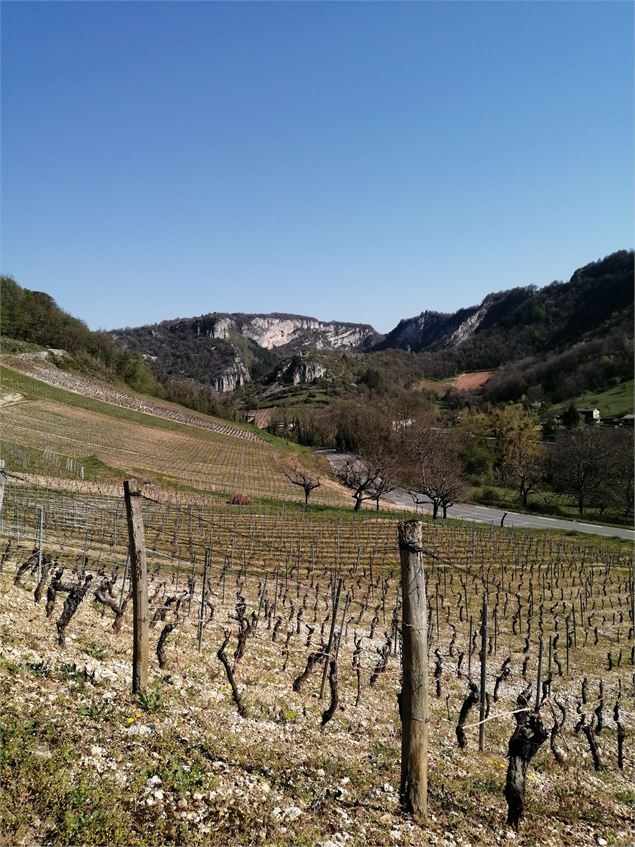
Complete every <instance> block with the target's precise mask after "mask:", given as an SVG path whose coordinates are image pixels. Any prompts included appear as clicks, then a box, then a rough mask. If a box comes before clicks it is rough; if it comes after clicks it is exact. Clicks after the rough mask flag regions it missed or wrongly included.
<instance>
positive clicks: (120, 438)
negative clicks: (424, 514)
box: [0, 357, 350, 505]
mask: <svg viewBox="0 0 635 847" xmlns="http://www.w3.org/2000/svg"><path fill="white" fill-rule="evenodd" d="M6 360H7V357H5V361H6ZM11 361H13V360H11ZM14 364H15V363H14ZM31 364H32V363H31V362H30V360H25V361H23V362H22V363H21V364H20V367H21V368H23V369H24V368H25V367H27V366H29V365H31ZM34 373H36V374H37V376H38V378H37V379H34V378H32V377H31V376H28V375H25V374H23V373H20V372H18V371H15V370H11V369H9V368H6V367H3V368H0V374H1V377H2V388H3V395H4V403H3V404H2V406H1V408H0V421H1V424H2V436H1V438H0V448H1V450H2V456H3V458H4V459H5V461H6V465H7V468H8V469H9V470H11V471H14V472H15V473H18V474H22V475H24V474H27V475H29V476H40V477H44V478H47V479H50V478H60V477H61V478H67V479H75V480H81V481H92V482H97V483H101V484H108V483H112V482H113V481H115V480H116V481H117V482H118V483H119V482H120V480H121V478H122V475H123V474H124V473H129V472H131V471H132V472H134V473H136V474H138V475H140V476H142V477H143V478H144V479H151V480H153V481H155V482H156V483H158V484H161V485H162V486H168V487H172V488H181V489H183V488H185V489H188V490H190V491H203V492H216V493H218V494H220V495H231V494H234V493H236V492H245V493H246V494H248V495H250V496H252V497H262V498H278V499H284V498H288V499H293V497H294V493H295V494H296V495H297V491H296V492H294V489H293V486H292V485H290V484H289V482H288V481H287V480H286V479H285V477H284V475H283V473H282V472H281V468H280V463H281V461H283V460H284V459H286V458H288V454H289V448H287V447H286V446H285V445H283V444H282V445H280V446H277V445H275V444H269V443H267V442H265V441H263V440H262V439H261V438H260V437H259V436H258V435H255V434H254V433H252V432H251V431H249V430H248V429H244V428H240V427H238V426H237V425H232V424H228V423H227V422H226V421H220V420H219V421H216V420H215V419H213V418H210V417H208V416H205V415H198V414H197V413H195V412H191V413H190V412H188V411H186V410H184V409H182V408H181V407H178V406H175V405H173V404H167V403H161V402H160V401H154V400H150V399H149V398H141V399H140V398H138V397H136V396H135V395H133V394H131V393H125V392H124V391H123V390H117V391H114V390H113V389H110V388H108V387H106V386H103V385H101V384H99V383H96V382H94V381H90V380H87V379H84V378H81V377H78V376H75V375H69V374H65V373H64V372H59V371H57V369H56V368H44V366H43V365H42V364H41V363H38V367H37V368H35V370H34ZM42 377H45V378H46V380H48V381H46V382H44V381H42ZM60 386H63V387H60ZM77 392H82V393H77ZM302 461H303V462H309V463H313V464H315V463H316V462H317V459H316V457H314V456H313V455H309V453H307V452H306V451H304V453H303V454H302ZM95 490H97V489H95ZM101 490H104V489H103V488H102V489H101ZM312 500H313V501H314V502H316V503H323V504H338V503H339V504H340V505H345V504H348V503H349V501H350V498H349V496H348V495H347V493H346V491H344V490H343V489H342V488H341V486H338V485H337V484H335V483H333V482H332V481H331V480H329V479H328V478H324V479H323V482H322V484H321V485H320V488H318V489H317V490H316V491H315V492H314V494H313V495H312Z"/></svg>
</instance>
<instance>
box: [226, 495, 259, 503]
mask: <svg viewBox="0 0 635 847" xmlns="http://www.w3.org/2000/svg"><path fill="white" fill-rule="evenodd" d="M252 503H253V501H252V499H251V497H250V496H249V494H242V493H238V494H234V496H233V497H232V498H231V500H230V501H229V505H230V506H251V505H252Z"/></svg>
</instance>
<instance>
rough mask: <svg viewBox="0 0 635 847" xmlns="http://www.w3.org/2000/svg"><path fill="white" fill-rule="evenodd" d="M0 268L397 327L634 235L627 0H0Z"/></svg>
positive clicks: (138, 294)
mask: <svg viewBox="0 0 635 847" xmlns="http://www.w3.org/2000/svg"><path fill="white" fill-rule="evenodd" d="M2 167H3V171H2V211H3V218H2V236H3V244H2V270H3V272H4V273H8V274H11V275H12V276H14V277H15V278H16V279H17V281H18V282H19V283H21V284H22V285H23V286H25V287H26V288H32V289H38V290H43V291H47V292H48V293H50V294H51V295H52V296H53V297H55V299H56V300H57V301H58V303H59V304H60V305H61V306H62V307H63V308H65V309H67V310H68V311H70V312H72V313H73V314H75V315H77V316H78V317H80V318H82V319H83V320H85V321H86V322H87V323H88V324H89V326H91V327H92V328H98V327H102V328H113V327H119V326H125V325H128V326H134V325H139V324H142V323H151V322H154V321H159V320H162V319H167V318H171V317H176V316H182V317H186V316H192V315H196V314H202V313H204V312H209V311H245V312H256V311H264V312H269V311H285V312H294V313H301V314H310V315H315V316H316V317H319V318H322V319H331V318H335V319H339V320H354V321H360V322H368V323H372V324H373V325H374V326H375V327H376V328H377V329H379V330H381V331H387V330H389V329H391V328H392V326H394V325H395V324H396V323H397V321H398V320H399V319H400V318H401V317H406V316H411V315H414V314H418V313H419V312H420V311H422V310H423V309H438V310H446V311H447V310H454V309H456V308H458V307H461V306H467V305H470V304H473V303H476V302H478V301H480V300H481V298H482V297H483V296H484V295H485V294H487V293H488V292H490V291H494V290H500V289H504V288H509V287H511V286H513V285H519V284H529V283H535V284H538V285H543V284H546V283H548V282H551V281H552V280H554V279H568V278H569V276H570V275H571V273H572V272H573V271H574V270H575V268H576V267H578V266H580V265H582V264H584V263H586V262H588V261H591V260H593V259H596V258H599V257H601V256H604V255H606V254H607V253H610V252H612V251H614V250H617V249H620V248H629V247H631V246H632V242H633V236H632V233H633V6H632V5H631V4H630V3H613V2H598V3H595V2H580V3H578V2H563V3H558V2H545V3H534V2H521V3H511V2H505V3H479V2H468V3H460V2H456V3H433V2H421V3H404V4H401V3H399V4H397V3H372V4H371V3H350V4H349V3H341V2H339V3H253V4H252V3H227V4H225V3H203V2H197V3H184V2H178V3H57V2H56V3H19V2H3V3H2Z"/></svg>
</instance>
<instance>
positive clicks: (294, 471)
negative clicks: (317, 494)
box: [282, 464, 320, 504]
mask: <svg viewBox="0 0 635 847" xmlns="http://www.w3.org/2000/svg"><path fill="white" fill-rule="evenodd" d="M282 472H283V474H284V475H285V476H286V478H287V479H288V480H289V482H290V483H291V484H292V485H298V486H299V487H300V488H302V490H303V491H304V502H305V504H306V503H308V502H309V495H310V494H311V492H312V491H313V489H315V488H319V487H320V477H319V474H317V475H316V474H314V473H311V471H307V470H306V468H303V467H301V466H300V465H298V464H295V465H293V466H292V467H286V468H283V469H282Z"/></svg>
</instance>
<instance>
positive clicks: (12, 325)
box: [0, 276, 161, 394]
mask: <svg viewBox="0 0 635 847" xmlns="http://www.w3.org/2000/svg"><path fill="white" fill-rule="evenodd" d="M0 282H1V290H0V294H1V300H0V304H1V309H0V316H1V324H0V326H1V329H2V337H3V339H5V340H6V339H15V340H17V341H24V342H29V343H31V344H36V345H39V346H41V347H45V348H53V349H57V350H64V351H66V352H68V353H69V354H70V356H71V357H72V359H68V358H62V357H57V358H56V364H57V365H58V366H61V367H74V368H78V369H80V370H86V371H90V372H91V373H94V374H95V375H100V376H105V377H107V378H111V379H117V380H122V381H123V382H125V383H126V384H128V385H129V386H130V387H131V388H134V389H135V390H137V391H143V392H148V393H152V394H156V393H157V392H159V393H160V390H161V389H160V386H159V385H158V383H157V381H156V380H155V378H154V377H153V375H152V374H151V373H150V371H149V369H148V367H147V365H146V364H145V362H144V360H143V358H142V357H141V356H139V355H137V354H134V353H130V352H128V351H126V350H123V349H122V348H121V347H119V346H118V345H117V344H115V343H114V342H113V340H112V339H111V338H110V336H109V335H108V334H107V333H105V332H92V331H91V330H90V329H88V327H87V326H86V324H85V323H84V322H83V321H80V320H78V318H74V317H73V316H72V315H69V314H68V312H65V311H63V310H62V309H60V308H59V306H58V305H57V303H56V302H55V300H53V298H52V297H50V296H49V295H48V294H45V293H44V292H42V291H29V290H28V289H27V288H22V287H21V286H20V285H18V283H17V282H16V281H15V280H14V279H11V277H7V276H3V277H1V278H0Z"/></svg>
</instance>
